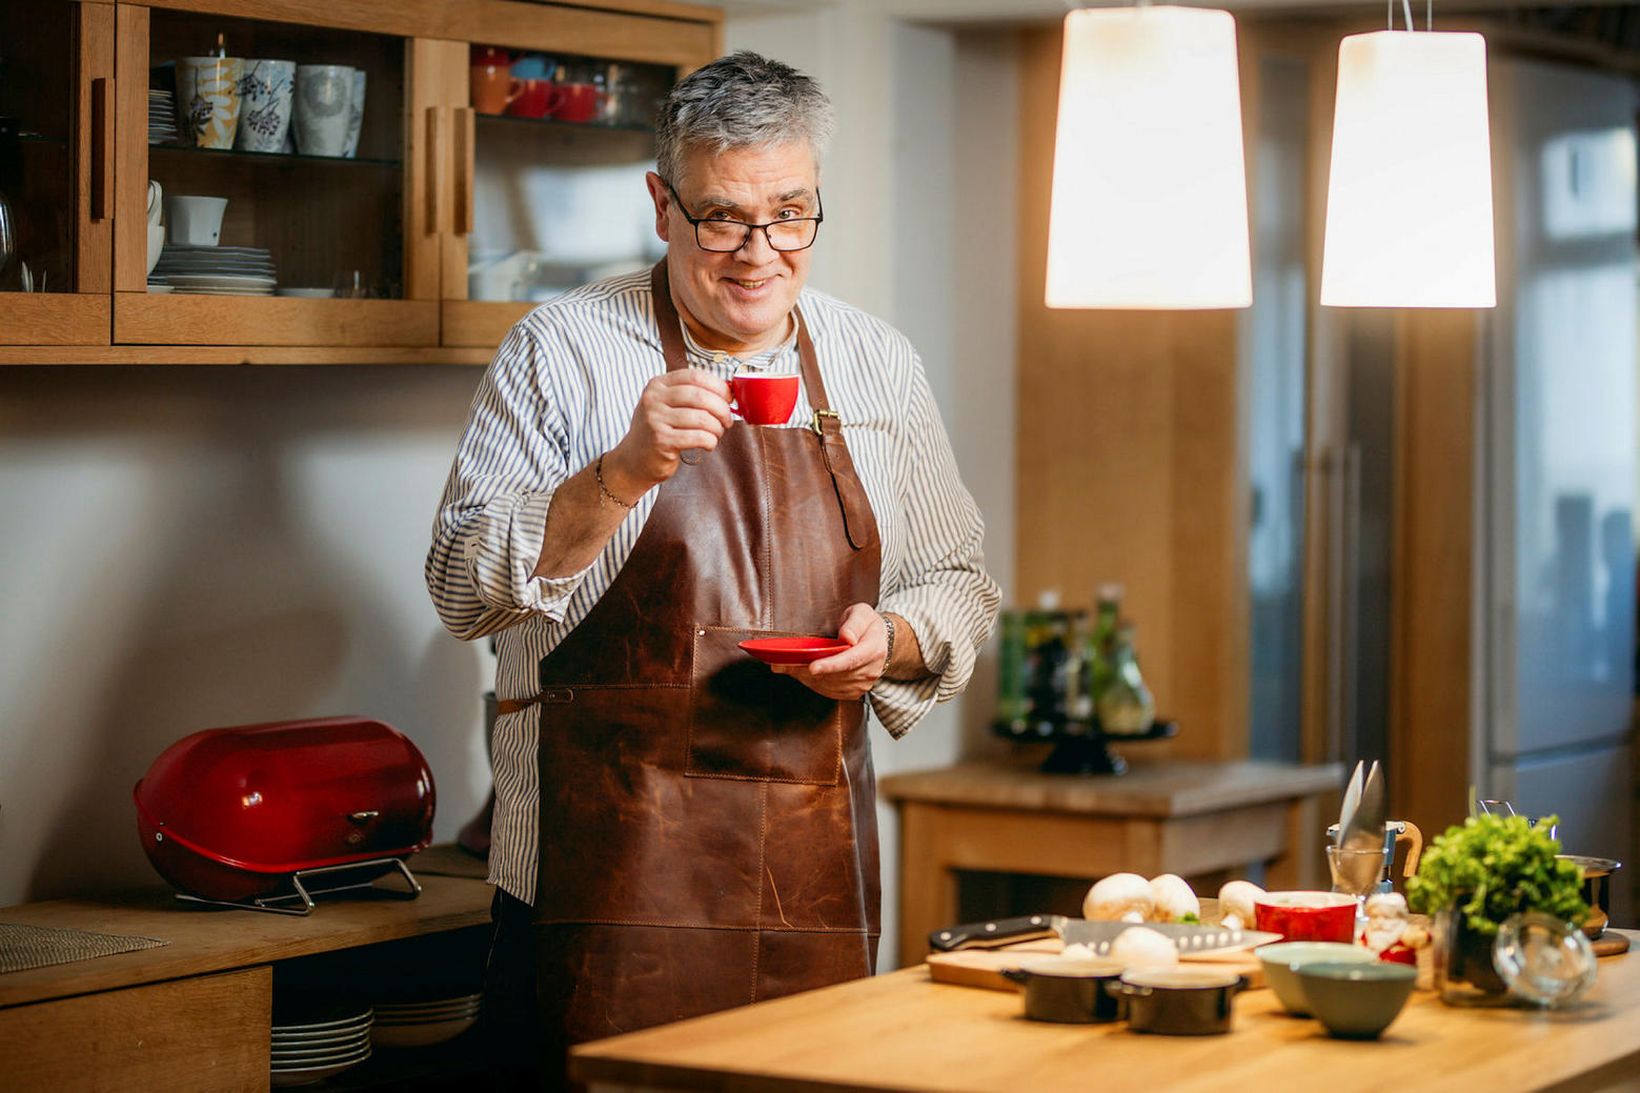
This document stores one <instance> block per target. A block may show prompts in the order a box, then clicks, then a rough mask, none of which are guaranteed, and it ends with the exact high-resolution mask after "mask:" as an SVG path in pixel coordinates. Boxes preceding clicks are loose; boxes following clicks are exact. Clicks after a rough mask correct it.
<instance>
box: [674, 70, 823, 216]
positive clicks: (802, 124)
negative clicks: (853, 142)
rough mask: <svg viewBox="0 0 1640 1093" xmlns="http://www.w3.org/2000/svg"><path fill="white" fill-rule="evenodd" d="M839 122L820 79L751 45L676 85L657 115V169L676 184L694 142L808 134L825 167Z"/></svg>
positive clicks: (750, 144) (753, 144)
mask: <svg viewBox="0 0 1640 1093" xmlns="http://www.w3.org/2000/svg"><path fill="white" fill-rule="evenodd" d="M832 126H833V120H832V111H831V100H830V99H828V98H826V93H825V92H824V91H821V90H820V85H819V84H818V83H816V82H815V81H814V80H813V79H811V78H810V77H808V76H805V75H803V73H801V72H799V71H797V69H795V68H793V67H791V66H790V65H786V64H782V63H780V62H779V61H775V60H770V59H769V58H768V57H764V56H761V55H759V54H756V53H753V52H751V51H750V50H744V49H743V50H740V51H739V52H737V53H731V54H729V55H728V56H727V57H719V58H718V59H717V60H715V61H713V62H712V63H711V64H709V65H706V66H705V67H704V68H697V69H696V70H695V71H693V72H691V73H690V74H689V75H687V76H685V77H684V78H683V79H682V80H680V81H678V84H677V86H675V87H674V88H672V93H671V94H670V95H668V96H667V97H666V101H665V102H664V103H662V104H661V108H660V112H659V114H658V116H657V117H656V119H655V170H656V173H658V174H659V175H660V176H661V177H662V178H664V179H666V180H667V181H668V182H670V183H672V184H673V185H674V186H675V185H677V183H678V177H677V172H678V169H679V168H680V167H681V166H682V165H683V156H684V152H685V150H686V149H687V148H688V147H689V146H690V145H701V146H704V147H707V148H711V149H712V150H714V151H717V152H725V151H728V150H729V149H731V148H761V147H767V146H771V145H777V144H788V143H790V142H792V141H797V140H806V141H808V143H809V147H810V148H811V149H813V151H814V162H815V166H816V168H818V167H819V165H820V155H821V153H822V152H824V151H825V147H826V143H827V142H828V141H829V140H830V139H831V132H832Z"/></svg>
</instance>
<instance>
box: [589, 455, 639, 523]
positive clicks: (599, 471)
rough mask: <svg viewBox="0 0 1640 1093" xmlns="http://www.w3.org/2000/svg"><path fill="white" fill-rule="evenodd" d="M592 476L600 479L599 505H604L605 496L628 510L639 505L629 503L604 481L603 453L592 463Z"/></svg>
mask: <svg viewBox="0 0 1640 1093" xmlns="http://www.w3.org/2000/svg"><path fill="white" fill-rule="evenodd" d="M592 477H594V478H596V479H597V480H598V506H599V507H600V508H602V507H603V504H604V498H606V497H607V498H609V499H610V500H611V501H613V502H615V503H616V504H617V505H619V506H621V507H622V508H623V509H625V510H627V511H628V512H631V511H632V510H633V509H634V508H636V507H637V506H636V505H629V504H627V503H626V502H625V501H622V500H621V499H620V498H619V497H616V496H615V494H614V493H613V492H611V491H610V488H609V486H608V485H607V484H606V483H605V482H604V457H603V456H602V455H600V456H598V462H596V463H594V464H593V465H592Z"/></svg>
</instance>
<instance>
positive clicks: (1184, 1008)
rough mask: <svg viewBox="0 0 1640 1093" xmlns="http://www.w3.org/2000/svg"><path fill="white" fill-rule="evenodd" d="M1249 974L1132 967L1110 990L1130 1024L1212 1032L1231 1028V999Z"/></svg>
mask: <svg viewBox="0 0 1640 1093" xmlns="http://www.w3.org/2000/svg"><path fill="white" fill-rule="evenodd" d="M1247 985H1248V981H1247V979H1246V977H1244V976H1240V975H1237V974H1236V973H1235V972H1228V971H1218V970H1214V969H1211V968H1156V969H1152V970H1149V971H1131V972H1128V973H1127V974H1125V975H1123V976H1122V977H1121V978H1120V979H1119V980H1117V981H1115V982H1113V983H1110V984H1109V985H1108V986H1107V987H1106V989H1107V990H1108V991H1109V992H1110V993H1111V995H1112V996H1120V998H1121V1000H1122V1002H1123V1004H1124V1005H1123V1009H1124V1010H1125V1014H1124V1016H1125V1017H1126V1018H1127V1023H1128V1028H1130V1029H1132V1030H1133V1031H1134V1032H1155V1033H1161V1034H1162V1035H1165V1036H1209V1035H1213V1034H1215V1033H1220V1032H1229V1031H1230V1015H1231V1012H1232V1006H1231V1001H1232V1000H1233V999H1234V997H1235V995H1236V993H1237V992H1238V991H1242V990H1246V989H1247Z"/></svg>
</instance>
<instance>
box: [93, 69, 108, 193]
mask: <svg viewBox="0 0 1640 1093" xmlns="http://www.w3.org/2000/svg"><path fill="white" fill-rule="evenodd" d="M113 113H114V81H113V80H111V79H108V78H107V77H103V76H99V77H97V78H96V79H94V80H92V81H91V219H93V220H112V219H114V200H113V198H114V194H113V190H114V188H113V187H112V186H110V185H109V184H108V175H109V170H108V163H109V156H110V145H111V144H112V143H113V142H112V141H111V140H109V137H110V136H111V135H112V131H113V127H112V126H111V125H110V124H109V119H110V118H112V117H113Z"/></svg>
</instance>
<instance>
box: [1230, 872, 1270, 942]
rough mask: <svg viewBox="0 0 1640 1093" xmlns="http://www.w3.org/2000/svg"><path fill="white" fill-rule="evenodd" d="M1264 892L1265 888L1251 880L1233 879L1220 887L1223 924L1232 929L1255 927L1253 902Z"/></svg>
mask: <svg viewBox="0 0 1640 1093" xmlns="http://www.w3.org/2000/svg"><path fill="white" fill-rule="evenodd" d="M1263 894H1264V889H1262V888H1260V887H1259V886H1258V885H1256V884H1254V883H1253V882H1251V881H1245V880H1233V881H1229V882H1227V883H1226V884H1225V886H1224V887H1223V888H1220V889H1219V911H1220V912H1221V913H1222V922H1221V925H1223V926H1225V927H1227V928H1228V929H1231V930H1250V929H1252V928H1253V904H1254V903H1256V902H1257V901H1258V898H1259V897H1260V896H1262V895H1263Z"/></svg>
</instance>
